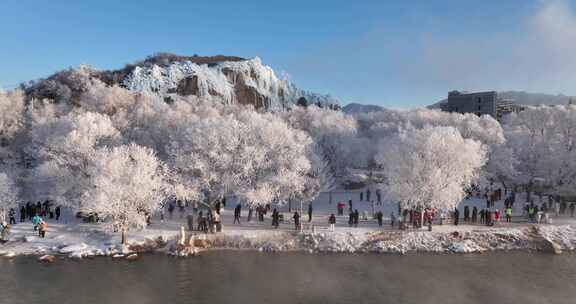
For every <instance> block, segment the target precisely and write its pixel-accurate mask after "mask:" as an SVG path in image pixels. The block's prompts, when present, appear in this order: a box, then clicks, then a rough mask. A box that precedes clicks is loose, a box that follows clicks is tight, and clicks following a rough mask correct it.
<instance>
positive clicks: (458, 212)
mask: <svg viewBox="0 0 576 304" xmlns="http://www.w3.org/2000/svg"><path fill="white" fill-rule="evenodd" d="M458 220H460V211H459V210H458V208H455V209H454V226H458Z"/></svg>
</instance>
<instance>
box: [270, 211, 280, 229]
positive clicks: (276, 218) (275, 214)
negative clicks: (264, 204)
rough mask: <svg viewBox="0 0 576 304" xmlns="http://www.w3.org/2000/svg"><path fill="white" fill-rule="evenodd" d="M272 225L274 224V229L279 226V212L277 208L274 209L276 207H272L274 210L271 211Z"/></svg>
mask: <svg viewBox="0 0 576 304" xmlns="http://www.w3.org/2000/svg"><path fill="white" fill-rule="evenodd" d="M272 226H274V228H276V229H278V227H279V226H280V213H279V212H278V210H276V208H274V211H272Z"/></svg>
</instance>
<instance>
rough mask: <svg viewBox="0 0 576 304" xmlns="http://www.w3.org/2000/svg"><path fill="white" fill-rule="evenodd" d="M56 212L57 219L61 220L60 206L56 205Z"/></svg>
mask: <svg viewBox="0 0 576 304" xmlns="http://www.w3.org/2000/svg"><path fill="white" fill-rule="evenodd" d="M54 213H56V220H57V221H59V220H60V206H56V210H54Z"/></svg>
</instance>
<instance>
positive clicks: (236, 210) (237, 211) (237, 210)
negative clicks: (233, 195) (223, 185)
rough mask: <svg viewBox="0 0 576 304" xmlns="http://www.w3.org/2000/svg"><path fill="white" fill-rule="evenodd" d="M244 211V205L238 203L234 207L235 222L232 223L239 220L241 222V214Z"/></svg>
mask: <svg viewBox="0 0 576 304" xmlns="http://www.w3.org/2000/svg"><path fill="white" fill-rule="evenodd" d="M241 213H242V205H241V204H238V205H236V208H234V222H233V223H232V224H236V222H238V224H240V214H241Z"/></svg>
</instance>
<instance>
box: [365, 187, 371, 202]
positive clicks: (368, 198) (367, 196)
mask: <svg viewBox="0 0 576 304" xmlns="http://www.w3.org/2000/svg"><path fill="white" fill-rule="evenodd" d="M370 194H371V192H370V189H366V201H368V202H369V201H370Z"/></svg>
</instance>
